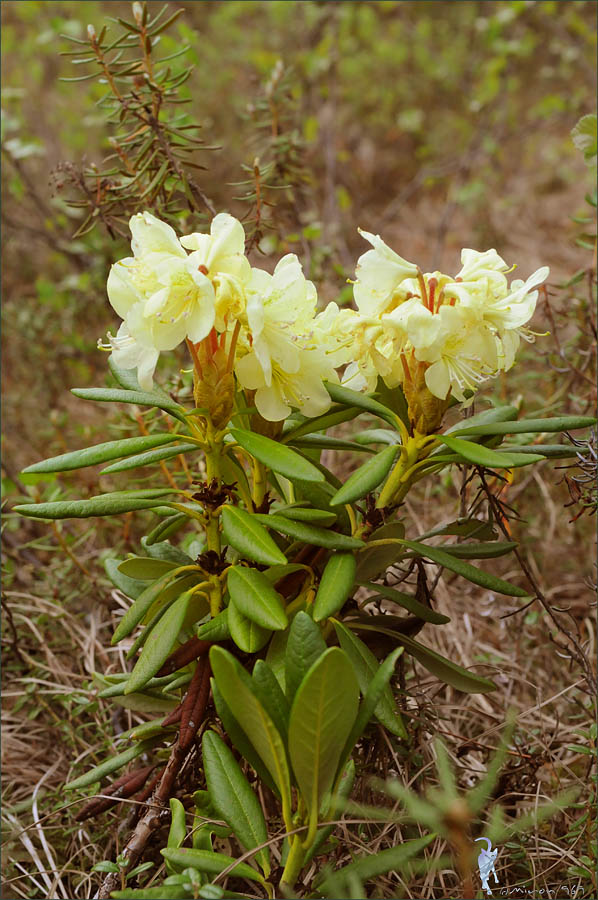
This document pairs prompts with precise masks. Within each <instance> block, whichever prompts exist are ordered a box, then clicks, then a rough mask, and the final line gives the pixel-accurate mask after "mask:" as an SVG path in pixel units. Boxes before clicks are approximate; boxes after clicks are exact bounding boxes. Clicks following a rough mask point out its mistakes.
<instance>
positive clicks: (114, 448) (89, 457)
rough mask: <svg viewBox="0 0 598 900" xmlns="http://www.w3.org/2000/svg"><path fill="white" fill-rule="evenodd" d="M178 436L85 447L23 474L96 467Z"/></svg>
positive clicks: (159, 444) (31, 467) (133, 439)
mask: <svg viewBox="0 0 598 900" xmlns="http://www.w3.org/2000/svg"><path fill="white" fill-rule="evenodd" d="M178 440H179V437H178V435H176V434H170V433H166V434H150V435H147V436H145V437H134V438H123V439H122V440H120V441H107V442H106V443H105V444H96V445H95V447H85V448H84V449H83V450H73V451H72V452H70V453H62V454H61V455H60V456H53V457H51V458H50V459H44V460H42V461H41V462H38V463H34V464H33V465H32V466H27V468H26V469H23V472H34V473H37V472H69V471H71V470H72V469H83V468H85V467H86V466H95V465H98V463H103V462H107V461H108V460H109V459H121V458H122V457H123V456H130V455H131V454H132V453H141V452H143V451H144V450H151V449H153V448H154V447H161V446H162V445H164V444H171V443H172V442H173V441H178Z"/></svg>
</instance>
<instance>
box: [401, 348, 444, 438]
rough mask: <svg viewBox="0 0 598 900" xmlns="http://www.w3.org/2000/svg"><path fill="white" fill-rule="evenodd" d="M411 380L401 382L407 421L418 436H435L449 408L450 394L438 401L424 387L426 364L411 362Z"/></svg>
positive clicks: (425, 386)
mask: <svg viewBox="0 0 598 900" xmlns="http://www.w3.org/2000/svg"><path fill="white" fill-rule="evenodd" d="M409 368H410V372H411V378H409V379H405V381H404V382H403V392H404V394H405V399H406V401H407V407H408V413H409V421H410V423H411V425H412V428H413V430H414V431H417V432H418V434H435V433H436V432H437V431H438V429H439V427H440V424H441V422H442V419H443V417H444V414H445V412H446V411H447V409H448V407H449V402H450V394H449V396H448V397H447V399H446V400H439V398H438V397H435V396H434V394H432V393H430V391H429V390H428V387H427V385H426V377H425V376H426V369H427V368H428V366H427V364H426V363H418V362H416V361H415V360H412V364H411V365H410V367H409Z"/></svg>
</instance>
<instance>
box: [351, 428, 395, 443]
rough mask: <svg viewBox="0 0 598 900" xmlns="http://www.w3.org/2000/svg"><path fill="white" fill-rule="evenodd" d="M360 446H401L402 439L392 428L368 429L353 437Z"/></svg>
mask: <svg viewBox="0 0 598 900" xmlns="http://www.w3.org/2000/svg"><path fill="white" fill-rule="evenodd" d="M353 440H354V441H356V443H358V444H393V445H396V444H399V443H400V437H399V435H398V434H397V433H396V431H391V430H390V428H366V429H365V431H360V432H359V434H355V435H354V436H353Z"/></svg>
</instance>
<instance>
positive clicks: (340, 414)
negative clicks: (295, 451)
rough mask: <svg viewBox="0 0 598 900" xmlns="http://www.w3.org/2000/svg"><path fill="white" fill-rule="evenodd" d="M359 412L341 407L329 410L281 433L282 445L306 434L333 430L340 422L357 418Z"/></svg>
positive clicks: (354, 408) (356, 409)
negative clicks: (328, 429)
mask: <svg viewBox="0 0 598 900" xmlns="http://www.w3.org/2000/svg"><path fill="white" fill-rule="evenodd" d="M359 413H360V410H359V409H358V408H357V407H356V406H354V407H349V408H347V407H344V406H343V407H342V408H341V409H338V408H337V409H331V410H329V411H328V412H327V413H324V415H322V416H316V417H315V418H314V419H307V420H306V421H305V422H302V423H301V425H297V426H295V427H294V428H293V427H292V428H290V429H289V430H284V429H283V433H282V441H283V443H284V444H286V443H288V442H289V441H294V440H297V438H301V437H304V436H305V435H306V434H313V433H314V432H315V431H326V429H327V428H333V427H334V426H335V425H340V423H341V422H348V421H350V420H351V419H354V418H355V416H358V415H359Z"/></svg>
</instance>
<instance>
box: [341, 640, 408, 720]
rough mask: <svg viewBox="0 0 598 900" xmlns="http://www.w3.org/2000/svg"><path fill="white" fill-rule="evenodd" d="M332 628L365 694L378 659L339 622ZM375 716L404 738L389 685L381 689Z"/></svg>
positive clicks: (374, 673) (377, 664)
mask: <svg viewBox="0 0 598 900" xmlns="http://www.w3.org/2000/svg"><path fill="white" fill-rule="evenodd" d="M334 630H335V631H336V635H337V637H338V640H339V643H340V645H341V647H342V648H343V650H344V651H345V653H346V654H347V656H348V657H349V659H350V660H351V663H352V665H353V669H354V671H355V674H356V676H357V681H358V682H359V689H360V691H361V693H362V694H363V695H364V696H365V695H366V693H367V689H368V687H369V684H370V682H371V681H372V680H373V678H374V676H375V675H376V672H377V671H378V669H379V668H380V665H379V663H378V660H377V659H376V657H375V656H374V654H373V653H372V651H371V650H370V649H369V647H366V645H365V644H364V643H363V641H360V640H359V638H358V637H357V636H356V635H354V634H353V632H352V631H349V629H348V628H346V627H345V626H344V625H343V624H342V623H341V622H334ZM375 713H376V718H377V719H378V720H379V721H380V722H382V724H383V725H384V727H385V728H388V730H389V731H390V732H391V733H392V734H396V735H397V737H401V738H406V737H407V730H406V729H405V725H404V724H403V720H402V718H401V715H400V713H399V710H398V708H397V704H396V701H395V698H394V696H393V693H392V691H391V689H390V687H388V685H387V687H386V688H385V689H384V690H383V691H382V696H381V698H380V700H379V701H378V704H377V706H376V709H375Z"/></svg>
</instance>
